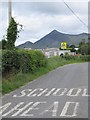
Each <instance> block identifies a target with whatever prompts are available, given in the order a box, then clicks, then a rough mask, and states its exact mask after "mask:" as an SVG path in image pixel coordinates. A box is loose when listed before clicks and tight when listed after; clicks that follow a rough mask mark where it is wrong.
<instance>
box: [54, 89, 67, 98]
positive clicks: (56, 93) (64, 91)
mask: <svg viewBox="0 0 90 120" xmlns="http://www.w3.org/2000/svg"><path fill="white" fill-rule="evenodd" d="M62 89H64V90H63V91H62V92H61V93H59V94H58V92H59V91H61V90H62ZM66 92H67V88H59V89H57V90H56V91H55V92H54V93H53V96H62V95H64V94H65V93H66Z"/></svg>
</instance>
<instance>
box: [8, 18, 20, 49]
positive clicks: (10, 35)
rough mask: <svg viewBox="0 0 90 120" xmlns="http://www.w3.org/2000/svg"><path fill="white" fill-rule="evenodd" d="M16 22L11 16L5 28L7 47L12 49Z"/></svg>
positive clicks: (15, 37) (15, 36)
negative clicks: (6, 28)
mask: <svg viewBox="0 0 90 120" xmlns="http://www.w3.org/2000/svg"><path fill="white" fill-rule="evenodd" d="M17 33H18V30H17V23H16V22H15V20H14V18H11V21H10V24H9V27H8V30H7V49H9V50H12V49H14V48H15V41H16V39H17Z"/></svg>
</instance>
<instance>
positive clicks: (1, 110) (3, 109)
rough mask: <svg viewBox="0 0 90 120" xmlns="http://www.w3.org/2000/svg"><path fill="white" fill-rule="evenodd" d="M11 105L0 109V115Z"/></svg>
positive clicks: (8, 104)
mask: <svg viewBox="0 0 90 120" xmlns="http://www.w3.org/2000/svg"><path fill="white" fill-rule="evenodd" d="M10 105H11V102H10V103H7V104H5V105H4V106H1V107H0V115H1V114H2V113H3V112H4V111H5V110H6V109H7V108H8V107H9V106H10Z"/></svg>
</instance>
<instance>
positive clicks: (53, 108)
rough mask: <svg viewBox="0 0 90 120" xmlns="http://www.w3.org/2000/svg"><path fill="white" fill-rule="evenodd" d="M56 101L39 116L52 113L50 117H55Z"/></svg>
mask: <svg viewBox="0 0 90 120" xmlns="http://www.w3.org/2000/svg"><path fill="white" fill-rule="evenodd" d="M58 103H59V102H58V101H55V102H54V103H53V104H52V105H51V106H50V107H49V108H47V109H46V110H44V111H43V112H42V113H40V115H44V114H45V113H47V112H50V113H52V116H53V117H54V116H57V111H58Z"/></svg>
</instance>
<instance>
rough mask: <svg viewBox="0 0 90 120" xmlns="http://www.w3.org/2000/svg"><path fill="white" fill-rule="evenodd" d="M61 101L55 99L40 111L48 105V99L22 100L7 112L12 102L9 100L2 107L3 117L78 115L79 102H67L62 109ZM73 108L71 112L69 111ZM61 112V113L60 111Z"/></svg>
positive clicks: (0, 110)
mask: <svg viewBox="0 0 90 120" xmlns="http://www.w3.org/2000/svg"><path fill="white" fill-rule="evenodd" d="M59 104H60V103H59V102H58V101H54V102H53V103H51V105H50V106H49V107H47V108H45V109H44V110H43V111H42V110H41V111H39V110H40V108H41V107H42V106H43V105H44V106H46V105H47V102H46V101H40V102H28V103H25V102H20V103H18V104H16V105H15V106H14V107H11V109H10V110H8V111H7V112H5V110H6V109H7V108H9V107H10V106H11V105H12V103H11V102H9V103H7V104H5V105H3V106H1V107H0V114H2V117H6V116H8V115H10V116H11V117H17V116H18V117H19V116H20V117H34V116H35V115H38V116H39V117H41V116H43V115H48V114H49V115H50V116H51V117H57V114H59V117H76V116H77V113H78V107H79V102H66V103H65V105H64V107H63V108H62V110H60V109H59V106H60V105H59ZM70 109H71V112H68V111H69V110H70ZM58 112H59V113H58Z"/></svg>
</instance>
